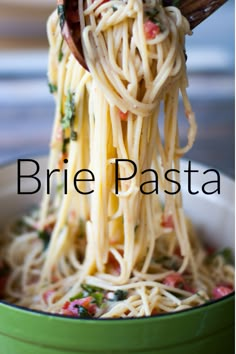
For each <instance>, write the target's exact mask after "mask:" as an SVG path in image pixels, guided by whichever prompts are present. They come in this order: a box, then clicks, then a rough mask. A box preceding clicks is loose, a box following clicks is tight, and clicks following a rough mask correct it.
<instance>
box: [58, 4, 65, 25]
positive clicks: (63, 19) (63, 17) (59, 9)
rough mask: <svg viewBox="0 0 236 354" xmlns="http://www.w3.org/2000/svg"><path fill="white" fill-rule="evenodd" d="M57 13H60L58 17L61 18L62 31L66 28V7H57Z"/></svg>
mask: <svg viewBox="0 0 236 354" xmlns="http://www.w3.org/2000/svg"><path fill="white" fill-rule="evenodd" d="M57 13H58V16H59V21H60V27H61V29H62V28H63V27H64V23H65V8H64V5H58V6H57Z"/></svg>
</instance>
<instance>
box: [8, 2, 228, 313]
mask: <svg viewBox="0 0 236 354" xmlns="http://www.w3.org/2000/svg"><path fill="white" fill-rule="evenodd" d="M83 3H84V1H83V0H79V9H80V11H79V13H80V22H81V26H82V44H83V50H84V55H85V59H86V63H87V65H88V67H89V72H88V71H86V70H84V69H83V68H82V67H81V66H80V64H79V63H78V62H77V61H76V60H75V58H74V57H73V55H72V54H71V53H70V50H69V48H68V47H67V45H66V43H65V42H64V40H63V38H62V36H61V28H60V19H59V17H58V14H57V12H56V11H55V12H54V13H53V14H52V15H51V16H50V18H49V21H48V37H49V43H50V53H49V81H50V90H51V92H53V94H54V96H55V100H56V113H55V122H54V127H53V132H52V140H51V152H50V158H49V169H50V170H53V169H60V170H61V171H63V169H64V168H65V167H66V169H67V180H68V190H67V193H64V191H63V188H62V185H63V173H60V174H57V175H58V176H59V177H58V176H57V178H55V180H54V187H55V193H54V194H53V196H52V197H51V196H49V195H48V194H46V193H45V195H44V198H43V201H42V205H41V208H40V209H39V210H36V211H33V212H32V213H31V214H30V215H27V216H25V217H23V219H22V222H21V225H20V230H19V227H18V230H16V225H13V226H12V227H10V229H9V230H8V233H7V236H8V238H9V234H10V242H8V243H6V244H5V245H4V246H3V247H2V252H1V256H2V257H1V258H2V259H3V264H6V265H7V266H8V267H10V274H9V276H8V281H7V284H6V291H5V297H6V299H7V300H8V301H10V302H14V303H16V304H18V305H21V306H26V307H29V308H32V309H36V310H42V311H45V312H51V313H60V314H64V315H69V316H70V315H71V316H78V317H135V316H149V315H153V314H159V313H163V312H172V311H179V310H183V309H187V308H191V307H193V306H197V305H200V304H202V303H204V302H206V301H208V300H210V299H212V298H218V297H220V296H223V295H226V294H228V293H230V292H231V291H232V289H233V277H234V270H233V267H232V266H231V265H229V264H228V262H227V261H225V259H224V255H225V253H223V254H220V253H219V254H213V255H211V257H209V252H208V250H207V249H206V247H203V245H202V244H201V242H200V241H199V240H198V238H197V237H196V235H195V233H194V230H193V227H192V226H191V223H190V222H189V221H188V220H187V218H186V217H185V214H184V211H183V207H182V199H181V193H177V194H175V195H171V194H165V196H164V202H161V201H160V198H159V196H158V195H157V193H151V191H152V190H153V185H152V184H151V183H150V181H151V180H152V171H151V169H152V170H155V171H157V172H158V178H159V185H160V187H161V189H162V190H165V189H168V190H169V189H170V185H169V184H168V185H167V181H166V180H165V178H164V173H165V171H167V170H170V169H176V170H179V159H180V157H181V156H182V155H183V154H184V153H185V152H187V151H188V150H189V149H190V148H191V147H192V145H193V142H194V139H195V135H196V123H195V118H194V114H193V112H192V109H191V105H190V103H189V100H188V97H187V94H186V87H187V85H188V80H187V77H186V65H185V47H184V45H185V44H184V43H185V35H187V34H190V29H189V23H188V21H187V20H186V19H185V18H184V17H183V16H182V15H181V13H180V11H179V10H178V8H176V7H172V6H171V7H166V8H164V7H162V5H161V3H160V2H159V1H158V0H146V1H141V0H126V1H122V0H110V1H107V0H105V1H104V0H94V1H93V0H88V1H87V7H86V9H85V10H83ZM76 15H77V14H75V16H76ZM179 94H181V95H182V99H183V104H184V108H185V113H186V117H187V120H188V123H189V130H188V136H187V144H186V146H184V147H181V146H180V144H179V135H178V120H177V112H178V100H179ZM162 110H163V111H164V129H163V134H162V133H161V128H160V127H161V124H160V119H159V113H160V111H162ZM162 135H163V136H164V138H163V140H162V139H161V136H162ZM117 159H119V160H120V161H121V160H122V162H121V163H120V164H119V175H120V176H123V179H120V180H119V193H116V192H115V184H114V182H115V178H114V164H115V163H116V160H117ZM127 160H130V161H133V162H134V163H135V165H136V166H137V173H136V174H135V176H134V177H133V178H132V179H128V176H131V175H132V173H133V165H132V163H130V162H129V161H127ZM78 170H84V171H83V172H82V173H81V174H80V181H77V186H78V188H79V190H80V191H83V194H82V193H77V192H76V191H75V190H74V189H73V188H72V184H73V178H74V175H75V172H76V171H78ZM86 170H87V171H86ZM90 170H91V171H93V173H94V176H95V178H92V177H91V175H90V174H89V171H90ZM144 170H145V171H146V173H145V174H144V173H142V172H141V171H144ZM172 177H173V179H175V180H177V181H178V178H179V177H178V174H177V173H176V174H174V171H173V175H172ZM125 178H127V179H125ZM81 179H91V182H90V184H88V182H85V181H82V180H81ZM140 185H142V186H143V190H144V191H145V193H141V192H140V188H139V186H140ZM91 190H93V193H90V191H91ZM18 226H19V225H18Z"/></svg>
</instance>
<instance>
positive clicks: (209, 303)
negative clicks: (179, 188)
mask: <svg viewBox="0 0 236 354" xmlns="http://www.w3.org/2000/svg"><path fill="white" fill-rule="evenodd" d="M29 156H30V155H29V154H28V153H26V154H22V155H21V156H18V157H15V158H9V159H8V160H6V161H4V162H2V163H0V170H1V169H2V168H7V167H10V166H11V165H13V164H15V163H16V161H17V160H18V159H20V158H27V157H29ZM33 157H35V158H41V159H43V158H47V157H48V155H47V154H42V152H41V153H40V152H39V153H34V154H33ZM31 158H32V156H31ZM181 160H183V161H186V160H187V159H181ZM193 162H194V163H195V164H197V165H198V167H201V168H204V167H207V165H205V164H203V163H201V162H198V161H196V160H194V161H193ZM219 172H220V174H221V176H223V178H225V179H226V180H228V181H230V182H233V183H235V181H234V178H233V177H231V176H228V175H226V174H225V173H224V172H221V171H219ZM234 298H235V290H234V291H232V292H231V293H230V294H228V295H226V296H223V297H222V298H219V299H216V300H208V301H207V302H206V303H203V304H201V305H198V306H195V307H192V308H189V309H185V310H181V311H173V312H168V313H161V314H156V315H153V316H143V317H125V318H122V317H119V318H79V317H73V316H65V315H62V314H58V313H50V312H44V311H41V310H34V309H30V308H27V307H24V306H19V305H16V304H11V303H9V302H7V301H5V300H2V299H0V306H1V305H3V306H4V307H9V308H12V309H15V310H18V311H20V312H23V313H26V314H27V313H28V314H32V315H33V314H35V315H42V316H43V317H47V318H49V317H53V318H61V319H63V320H65V321H70V320H73V321H79V322H88V321H89V322H91V321H94V322H109V321H110V322H120V321H126V322H127V321H128V322H129V321H130V322H131V321H134V320H135V321H146V320H150V319H160V320H161V319H163V318H166V317H167V318H168V317H173V316H175V317H177V316H181V315H185V314H188V313H189V312H190V313H192V312H193V311H194V312H196V311H201V310H202V309H204V308H206V307H209V306H210V307H211V308H212V307H213V306H214V305H217V304H219V303H223V302H225V301H228V300H230V299H234Z"/></svg>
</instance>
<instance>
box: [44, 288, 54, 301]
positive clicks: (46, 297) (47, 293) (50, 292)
mask: <svg viewBox="0 0 236 354" xmlns="http://www.w3.org/2000/svg"><path fill="white" fill-rule="evenodd" d="M54 292H55V291H53V290H47V291H45V292H44V293H43V300H44V302H45V303H46V304H48V300H49V298H50V296H52V295H53V294H54Z"/></svg>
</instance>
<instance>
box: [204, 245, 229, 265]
mask: <svg viewBox="0 0 236 354" xmlns="http://www.w3.org/2000/svg"><path fill="white" fill-rule="evenodd" d="M217 256H221V257H223V258H224V261H225V263H227V264H231V263H233V254H232V250H231V249H230V248H228V247H227V248H224V249H222V250H220V251H217V252H215V253H213V254H211V255H210V256H207V262H209V263H210V262H212V261H213V260H214V258H215V257H217Z"/></svg>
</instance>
